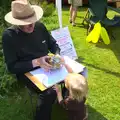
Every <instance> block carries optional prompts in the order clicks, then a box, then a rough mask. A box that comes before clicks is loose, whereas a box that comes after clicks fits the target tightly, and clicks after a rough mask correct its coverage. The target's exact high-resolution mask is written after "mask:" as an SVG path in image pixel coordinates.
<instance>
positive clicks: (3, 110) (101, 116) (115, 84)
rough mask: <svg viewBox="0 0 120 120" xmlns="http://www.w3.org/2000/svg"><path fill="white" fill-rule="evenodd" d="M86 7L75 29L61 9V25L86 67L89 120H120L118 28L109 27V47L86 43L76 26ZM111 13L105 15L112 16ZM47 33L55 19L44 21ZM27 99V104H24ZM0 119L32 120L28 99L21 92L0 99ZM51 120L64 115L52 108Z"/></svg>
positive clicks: (83, 32) (63, 118)
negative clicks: (110, 35)
mask: <svg viewBox="0 0 120 120" xmlns="http://www.w3.org/2000/svg"><path fill="white" fill-rule="evenodd" d="M85 11H86V8H80V9H79V12H78V17H77V20H76V22H77V26H76V27H72V26H71V24H70V23H69V22H68V19H69V11H68V9H67V8H64V9H63V26H68V27H69V30H70V33H71V37H72V39H73V42H74V45H75V48H76V52H77V55H78V58H79V59H78V60H79V61H80V62H81V63H83V64H84V65H86V67H87V68H88V70H89V72H88V74H89V77H88V83H89V94H88V99H87V104H88V111H89V120H120V47H119V46H120V28H112V31H113V34H114V35H115V38H116V40H112V39H111V44H110V45H105V44H104V43H103V42H99V43H97V44H91V43H89V44H87V43H86V42H85V39H86V32H87V31H86V28H84V27H83V26H82V25H81V24H80V23H81V22H82V20H83V17H84V14H85ZM113 14H114V13H113V12H109V13H108V16H110V17H113ZM43 22H45V24H46V25H47V27H48V29H49V30H52V29H55V28H57V27H58V22H57V16H56V15H53V16H51V17H49V18H44V19H43ZM26 100H27V102H26ZM0 120H32V112H31V105H30V101H29V96H28V94H27V92H26V90H25V89H21V90H19V92H18V94H17V95H12V96H9V97H5V98H0ZM52 120H66V116H65V112H64V110H62V109H61V108H60V107H59V106H58V105H54V109H53V119H52Z"/></svg>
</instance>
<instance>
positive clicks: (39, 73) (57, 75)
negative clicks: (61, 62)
mask: <svg viewBox="0 0 120 120" xmlns="http://www.w3.org/2000/svg"><path fill="white" fill-rule="evenodd" d="M30 73H31V74H32V75H34V76H35V77H36V78H37V79H38V80H39V81H40V82H41V83H42V84H44V85H45V86H46V87H51V86H52V85H54V84H56V83H59V82H61V81H63V80H64V79H65V77H66V76H67V74H68V72H67V70H66V68H65V67H64V66H63V67H61V68H60V69H56V70H50V71H48V72H47V71H45V70H44V69H42V68H39V69H37V70H34V71H31V72H30Z"/></svg>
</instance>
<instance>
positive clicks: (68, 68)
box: [61, 57, 73, 73]
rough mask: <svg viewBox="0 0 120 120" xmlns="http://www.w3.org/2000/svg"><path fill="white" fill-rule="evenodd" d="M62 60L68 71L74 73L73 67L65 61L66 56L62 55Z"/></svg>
mask: <svg viewBox="0 0 120 120" xmlns="http://www.w3.org/2000/svg"><path fill="white" fill-rule="evenodd" d="M61 62H62V64H63V65H64V66H65V68H66V69H67V71H68V72H69V73H73V70H72V68H71V67H70V66H69V65H68V64H66V63H65V60H64V58H62V57H61Z"/></svg>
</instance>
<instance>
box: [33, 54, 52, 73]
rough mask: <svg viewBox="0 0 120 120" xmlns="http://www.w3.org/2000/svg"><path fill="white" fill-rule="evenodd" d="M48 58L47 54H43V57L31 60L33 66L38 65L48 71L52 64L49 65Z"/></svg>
mask: <svg viewBox="0 0 120 120" xmlns="http://www.w3.org/2000/svg"><path fill="white" fill-rule="evenodd" d="M48 59H50V57H49V56H43V57H40V58H37V59H34V60H32V64H33V67H37V66H40V67H41V68H44V69H45V70H46V71H49V70H50V69H51V68H52V65H50V64H49V63H48V62H47V61H48Z"/></svg>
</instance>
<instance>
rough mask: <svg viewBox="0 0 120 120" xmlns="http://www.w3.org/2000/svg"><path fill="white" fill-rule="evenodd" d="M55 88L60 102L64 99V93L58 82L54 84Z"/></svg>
mask: <svg viewBox="0 0 120 120" xmlns="http://www.w3.org/2000/svg"><path fill="white" fill-rule="evenodd" d="M54 88H55V90H56V93H57V98H58V101H59V102H60V101H61V100H63V97H62V93H61V86H60V85H58V84H56V85H54Z"/></svg>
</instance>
